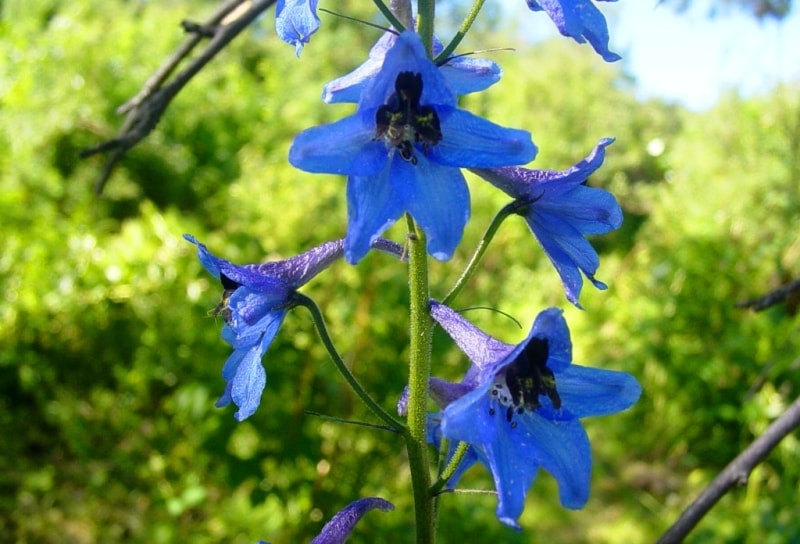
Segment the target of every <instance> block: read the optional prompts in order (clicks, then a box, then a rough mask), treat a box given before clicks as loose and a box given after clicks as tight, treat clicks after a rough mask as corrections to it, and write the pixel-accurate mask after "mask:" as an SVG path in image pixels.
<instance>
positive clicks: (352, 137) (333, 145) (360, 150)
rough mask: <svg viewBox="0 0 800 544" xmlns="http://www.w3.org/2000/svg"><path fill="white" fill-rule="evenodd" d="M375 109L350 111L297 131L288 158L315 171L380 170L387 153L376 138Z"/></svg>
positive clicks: (361, 172) (354, 172)
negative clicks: (350, 113)
mask: <svg viewBox="0 0 800 544" xmlns="http://www.w3.org/2000/svg"><path fill="white" fill-rule="evenodd" d="M374 137H375V113H374V112H371V113H370V112H366V113H364V114H356V115H351V116H349V117H345V118H344V119H340V120H339V121H336V122H334V123H330V124H327V125H322V126H318V127H312V128H309V129H307V130H304V131H303V132H301V133H300V134H298V135H297V136H296V137H295V139H294V141H293V142H292V147H291V148H290V149H289V162H290V163H291V164H292V165H293V166H294V167H295V168H299V169H300V170H305V171H306V172H314V173H328V174H341V175H348V176H369V175H372V174H376V173H378V172H380V171H381V170H382V169H383V167H384V165H385V164H386V161H387V160H388V153H387V151H386V146H385V145H384V144H383V142H380V141H375V139H374Z"/></svg>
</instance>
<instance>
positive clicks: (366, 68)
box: [322, 32, 397, 104]
mask: <svg viewBox="0 0 800 544" xmlns="http://www.w3.org/2000/svg"><path fill="white" fill-rule="evenodd" d="M395 41H397V34H395V33H393V32H385V33H384V34H383V36H381V37H380V39H379V40H378V41H377V42H376V43H375V45H373V46H372V49H370V50H369V57H368V58H367V60H366V61H365V62H364V63H363V64H362V65H361V66H359V67H358V68H356V69H355V70H353V71H352V72H350V73H349V74H347V75H345V76H342V77H340V78H337V79H334V80H333V81H331V82H329V83H328V84H326V85H325V87H324V88H323V90H322V100H323V101H324V102H327V103H328V104H334V103H339V102H352V103H357V102H358V100H359V98H360V97H361V91H363V90H364V87H365V86H366V85H367V83H369V81H370V80H371V79H372V78H374V77H375V75H376V74H377V73H378V72H379V71H380V69H381V66H383V60H384V58H385V57H386V52H387V51H389V49H390V48H391V47H392V46H393V45H394V42H395Z"/></svg>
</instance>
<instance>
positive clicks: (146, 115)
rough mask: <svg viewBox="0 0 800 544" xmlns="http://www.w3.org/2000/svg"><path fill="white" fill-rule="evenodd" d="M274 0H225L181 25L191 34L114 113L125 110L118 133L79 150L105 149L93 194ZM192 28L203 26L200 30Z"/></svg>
mask: <svg viewBox="0 0 800 544" xmlns="http://www.w3.org/2000/svg"><path fill="white" fill-rule="evenodd" d="M275 2H276V0H227V1H226V2H225V3H223V4H222V5H221V6H220V7H219V8H218V9H217V11H216V12H214V14H213V15H212V16H211V17H210V18H209V19H208V20H207V21H206V22H205V23H202V24H196V23H195V24H191V23H190V24H188V25H187V24H184V25H183V26H184V28H187V29H189V30H191V32H190V35H189V36H188V37H187V38H186V40H185V41H184V42H183V43H182V44H180V45H179V46H178V47H177V48H176V49H175V51H174V52H173V53H172V55H170V57H169V58H168V59H167V60H166V61H165V62H164V63H163V64H162V65H161V66H160V67H159V68H158V70H156V71H155V73H154V74H153V75H152V76H151V77H150V78H149V79H148V80H147V81H146V82H145V84H144V85H143V86H142V89H141V90H140V91H139V92H138V93H137V94H136V96H134V97H133V98H131V99H130V100H128V101H127V102H126V103H125V104H123V105H122V106H120V107H119V108H118V109H117V113H120V114H123V113H124V114H126V117H125V121H124V122H123V124H122V128H120V131H119V133H118V134H117V136H116V137H114V138H112V139H110V140H108V141H105V142H102V143H100V144H98V145H96V146H94V147H90V148H88V149H84V150H83V151H81V153H80V156H81V157H89V156H91V155H95V154H97V153H108V158H107V159H106V164H105V166H104V168H103V171H102V173H101V174H100V177H99V179H98V180H97V183H95V186H94V191H95V193H96V194H100V193H102V191H103V187H104V186H105V184H106V182H107V181H108V179H109V177H110V176H111V172H112V171H113V169H114V166H116V164H117V163H118V162H119V161H120V159H122V157H123V156H124V155H125V153H126V152H127V151H128V150H129V149H131V148H132V147H133V146H135V145H136V144H138V143H139V142H140V141H141V140H142V139H144V138H145V137H146V136H147V135H148V134H150V132H152V130H153V129H154V128H155V127H156V125H157V124H158V122H159V121H160V120H161V117H162V115H163V114H164V111H165V110H166V109H167V106H168V105H169V103H170V102H171V101H172V99H173V98H175V96H176V95H177V94H178V93H179V92H180V91H181V89H183V87H184V86H186V84H187V83H189V81H190V80H191V79H192V78H193V77H194V76H195V75H197V73H198V72H200V70H201V69H202V68H203V67H204V66H205V65H206V64H208V62H209V61H211V59H213V58H214V57H215V56H216V55H217V53H219V52H220V51H221V50H222V49H224V48H225V46H227V45H228V43H230V42H231V41H232V40H233V39H234V38H235V37H236V36H238V35H239V34H240V33H241V32H242V30H244V29H245V28H247V26H248V25H249V24H250V23H252V22H253V21H254V20H255V19H256V18H257V17H258V16H259V15H261V13H263V12H264V11H265V10H266V9H267V8H269V7H270V6H272V5H273V4H274V3H275ZM193 29H202V32H198V31H194V30H193ZM207 36H211V39H210V41H209V42H208V44H207V45H206V47H205V49H203V50H202V51H201V52H200V53H199V54H198V55H197V56H196V57H195V58H193V59H192V60H191V61H190V62H189V63H188V64H187V65H186V67H185V68H184V69H183V70H181V71H180V72H178V73H177V74H176V75H175V76H174V77H172V79H171V80H170V77H171V76H172V73H173V72H174V71H175V70H176V69H177V67H178V65H179V64H180V63H181V62H182V61H183V60H185V59H186V58H188V56H189V54H190V53H191V52H192V50H193V49H194V48H195V47H196V46H197V45H198V44H199V43H200V42H202V41H203V40H204V39H205V37H207ZM167 81H169V83H167Z"/></svg>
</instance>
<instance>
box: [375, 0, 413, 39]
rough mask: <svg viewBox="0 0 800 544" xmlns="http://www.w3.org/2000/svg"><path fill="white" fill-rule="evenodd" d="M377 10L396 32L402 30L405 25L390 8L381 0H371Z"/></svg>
mask: <svg viewBox="0 0 800 544" xmlns="http://www.w3.org/2000/svg"><path fill="white" fill-rule="evenodd" d="M372 2H373V3H374V4H375V6H376V7H377V8H378V10H379V11H380V12H381V13H383V16H384V17H386V19H387V20H388V21H389V24H390V25H392V26H393V27H394V28H395V29H396V30H397V31H398V32H402V31H404V30H405V29H406V25H404V24H403V23H401V22H400V20H399V19H398V18H397V17H396V16H395V14H394V13H392V10H391V9H389V6H387V5H386V4H384V3H383V2H381V0H372Z"/></svg>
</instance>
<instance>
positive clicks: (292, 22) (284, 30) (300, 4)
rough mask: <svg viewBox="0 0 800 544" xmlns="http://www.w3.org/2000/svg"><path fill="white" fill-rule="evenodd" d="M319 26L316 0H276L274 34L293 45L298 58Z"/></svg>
mask: <svg viewBox="0 0 800 544" xmlns="http://www.w3.org/2000/svg"><path fill="white" fill-rule="evenodd" d="M319 24H320V21H319V17H317V0H278V5H277V6H276V7H275V32H276V33H277V34H278V37H279V38H280V39H281V40H283V41H285V42H286V43H288V44H292V45H294V48H295V54H296V55H297V56H298V57H299V56H300V51H302V50H303V45H305V44H307V43H308V40H309V39H310V38H311V35H312V34H313V33H314V32H316V31H317V29H319Z"/></svg>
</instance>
